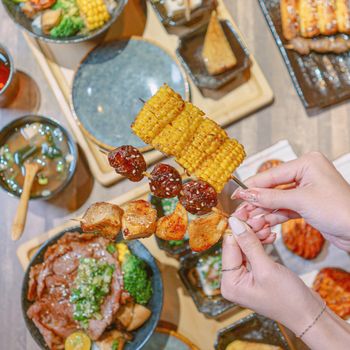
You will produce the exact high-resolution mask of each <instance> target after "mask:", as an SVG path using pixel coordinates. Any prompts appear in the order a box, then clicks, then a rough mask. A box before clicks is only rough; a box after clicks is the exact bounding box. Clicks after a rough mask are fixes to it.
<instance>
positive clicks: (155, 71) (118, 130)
mask: <svg viewBox="0 0 350 350" xmlns="http://www.w3.org/2000/svg"><path fill="white" fill-rule="evenodd" d="M164 83H167V84H168V85H169V86H170V87H171V88H173V89H174V90H175V91H177V92H178V93H179V94H181V95H182V97H183V98H184V99H188V98H189V85H188V82H187V80H186V76H185V73H184V71H183V70H182V68H181V67H180V65H179V64H178V63H177V62H176V61H175V60H174V58H173V57H172V56H171V55H169V54H168V53H167V52H166V51H164V50H163V49H162V48H161V47H159V46H157V45H155V44H153V43H152V42H149V41H146V40H144V39H142V38H138V37H133V38H132V39H129V40H120V41H112V42H107V43H104V44H102V45H100V46H98V47H97V48H95V49H93V50H92V51H91V52H90V53H89V54H88V55H87V57H86V58H85V59H84V60H83V62H82V63H81V65H80V67H79V69H78V70H77V72H76V74H75V77H74V81H73V88H72V105H73V106H72V109H73V111H74V113H75V116H76V118H77V120H78V122H79V123H80V125H81V127H82V130H83V131H84V133H85V134H86V135H87V136H88V137H89V138H90V139H91V140H92V141H93V142H94V143H95V144H97V145H98V146H100V147H102V148H104V149H113V148H115V147H118V146H121V145H125V144H131V145H133V146H135V147H141V148H142V147H144V146H145V144H144V143H143V142H142V141H141V140H140V139H139V138H138V137H137V136H136V135H134V134H133V133H132V130H131V128H130V125H131V123H132V122H133V121H134V119H135V117H136V115H137V114H138V112H139V111H140V109H141V108H142V102H141V101H140V99H143V100H148V99H149V98H150V97H151V96H152V95H154V94H155V93H156V92H157V90H158V89H159V88H160V87H161V86H162V85H163V84H164Z"/></svg>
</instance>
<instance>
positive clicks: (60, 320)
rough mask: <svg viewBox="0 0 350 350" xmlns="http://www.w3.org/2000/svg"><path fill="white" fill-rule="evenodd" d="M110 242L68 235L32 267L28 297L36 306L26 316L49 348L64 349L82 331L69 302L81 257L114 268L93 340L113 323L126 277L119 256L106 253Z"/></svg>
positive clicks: (91, 330)
mask: <svg viewBox="0 0 350 350" xmlns="http://www.w3.org/2000/svg"><path fill="white" fill-rule="evenodd" d="M110 243H111V241H110V240H108V239H106V238H103V237H100V236H96V235H94V234H79V233H77V232H74V233H66V234H65V235H64V236H63V237H62V238H60V239H59V240H58V241H57V243H56V244H54V245H52V246H50V247H49V248H48V249H47V251H46V253H45V256H44V262H43V263H41V264H38V265H36V266H33V267H32V269H31V271H30V277H29V278H30V280H29V288H28V295H27V297H28V300H30V301H34V303H33V304H32V305H31V306H30V308H29V309H28V312H27V315H28V317H29V318H30V319H32V321H33V322H34V323H35V325H36V326H37V327H38V329H39V331H40V333H41V334H42V335H43V337H44V339H45V341H46V343H47V345H48V346H49V348H50V349H52V350H61V349H64V341H65V339H66V338H67V337H68V336H69V335H70V334H71V333H73V332H75V331H77V330H79V329H81V328H80V325H79V323H78V322H76V321H75V320H74V318H73V311H74V306H73V305H72V304H71V303H70V302H69V299H70V290H71V288H72V285H73V283H74V280H75V277H76V275H77V270H78V266H79V259H80V258H82V257H89V258H95V259H101V260H103V261H106V262H108V263H109V264H113V265H114V266H115V271H114V273H113V278H112V282H111V288H110V293H109V294H108V295H107V296H106V297H105V299H104V301H103V304H102V305H101V315H102V318H101V320H90V322H89V325H88V329H87V330H86V331H87V333H88V335H89V336H90V338H91V339H92V340H97V339H99V338H100V337H101V335H102V334H103V333H104V331H105V330H106V328H107V327H108V326H109V325H110V324H111V323H112V322H113V319H114V316H115V315H116V313H117V311H118V309H119V306H120V299H121V294H122V290H123V278H122V273H121V270H120V268H119V263H118V259H117V256H116V255H111V254H110V253H109V252H108V251H107V245H108V244H110Z"/></svg>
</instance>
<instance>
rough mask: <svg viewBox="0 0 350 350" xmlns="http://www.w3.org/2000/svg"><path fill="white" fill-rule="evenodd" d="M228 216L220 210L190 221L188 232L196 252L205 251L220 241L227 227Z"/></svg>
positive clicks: (191, 244)
mask: <svg viewBox="0 0 350 350" xmlns="http://www.w3.org/2000/svg"><path fill="white" fill-rule="evenodd" d="M227 225H228V222H227V217H226V216H225V215H224V214H221V213H220V212H218V211H215V212H212V213H211V214H209V215H208V216H205V217H203V218H198V219H195V220H193V221H191V222H190V224H189V227H188V233H189V236H190V247H191V249H192V250H193V251H194V252H203V251H205V250H207V249H209V248H210V247H212V246H213V245H214V244H216V243H217V242H219V240H220V239H221V237H222V235H223V234H224V232H225V231H226V229H227Z"/></svg>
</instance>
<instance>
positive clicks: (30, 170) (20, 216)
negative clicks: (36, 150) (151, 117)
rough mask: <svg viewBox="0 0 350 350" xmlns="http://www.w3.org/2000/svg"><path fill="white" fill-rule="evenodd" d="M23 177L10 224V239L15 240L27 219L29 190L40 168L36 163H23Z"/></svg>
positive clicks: (21, 231)
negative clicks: (15, 211)
mask: <svg viewBox="0 0 350 350" xmlns="http://www.w3.org/2000/svg"><path fill="white" fill-rule="evenodd" d="M24 168H25V177H24V185H23V191H22V194H21V198H20V201H19V205H18V208H17V213H16V216H15V219H14V221H13V224H12V236H11V237H12V240H13V241H17V240H18V239H20V238H21V236H22V233H23V231H24V227H25V224H26V219H27V211H28V202H29V199H30V191H31V189H32V185H33V182H34V178H35V175H36V174H37V172H38V171H39V169H40V168H41V166H40V164H38V163H36V162H35V163H25V164H24Z"/></svg>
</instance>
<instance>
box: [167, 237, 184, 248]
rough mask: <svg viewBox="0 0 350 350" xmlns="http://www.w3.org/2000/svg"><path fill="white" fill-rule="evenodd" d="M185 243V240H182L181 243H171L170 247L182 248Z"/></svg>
mask: <svg viewBox="0 0 350 350" xmlns="http://www.w3.org/2000/svg"><path fill="white" fill-rule="evenodd" d="M184 243H185V240H184V239H182V240H180V241H169V245H170V246H171V247H180V246H182V245H183V244H184Z"/></svg>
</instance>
